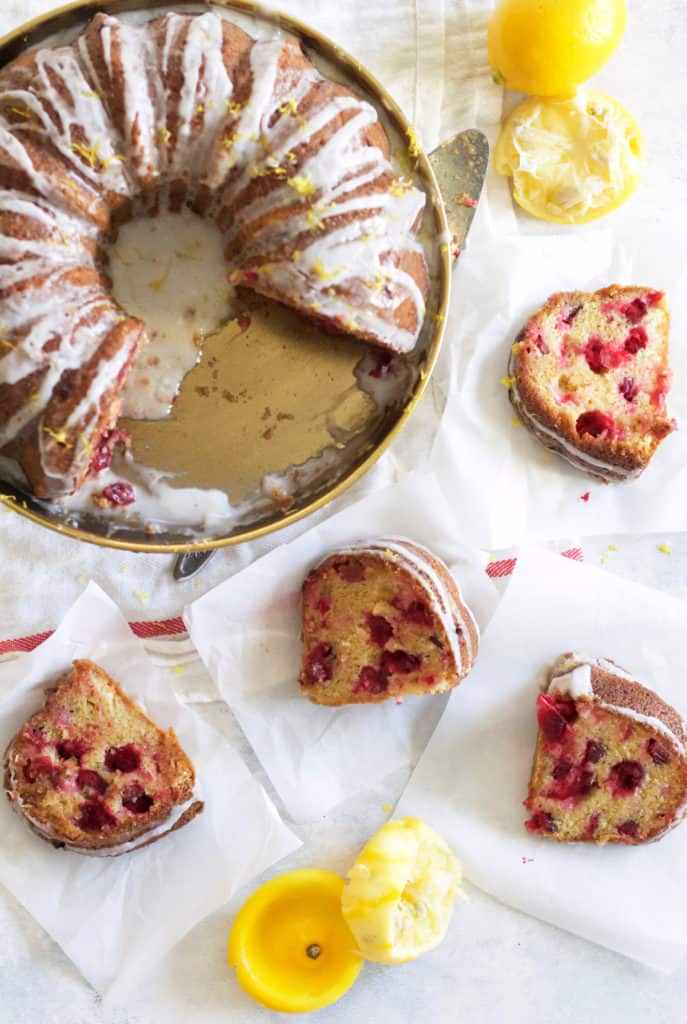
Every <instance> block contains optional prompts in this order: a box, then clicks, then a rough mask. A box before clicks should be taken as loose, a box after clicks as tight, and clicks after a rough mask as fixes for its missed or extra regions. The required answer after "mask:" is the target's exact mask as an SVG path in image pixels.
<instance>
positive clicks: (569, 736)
mask: <svg viewBox="0 0 687 1024" xmlns="http://www.w3.org/2000/svg"><path fill="white" fill-rule="evenodd" d="M537 718H538V721H539V735H538V737H537V748H536V753H535V755H534V764H533V767H532V776H531V779H530V788H529V795H528V797H527V800H526V801H525V807H527V809H528V810H529V811H530V812H531V817H530V818H529V820H528V821H527V822H525V828H527V829H528V831H530V832H536V833H539V834H540V835H542V836H546V837H547V838H550V839H556V840H558V841H559V842H563V843H572V842H589V843H599V844H603V843H626V844H629V845H635V844H637V843H643V842H647V841H649V840H652V839H659V838H660V837H661V836H662V835H663V834H664V833H665V832H667V831H668V829H670V828H672V827H673V826H674V825H677V824H678V823H679V822H680V821H681V819H682V817H683V816H684V813H685V810H686V809H687V732H686V730H685V723H684V722H683V721H682V719H681V718H680V716H679V715H678V713H677V711H675V709H674V708H672V707H671V706H670V705H669V704H666V702H665V701H663V700H661V698H660V697H658V696H657V695H656V694H655V693H653V692H652V691H651V690H649V689H647V688H646V687H645V686H642V685H641V683H638V682H637V681H636V680H635V679H633V678H632V676H630V675H629V674H628V673H627V672H625V671H624V670H623V669H621V668H619V667H618V666H617V665H616V664H614V663H613V662H612V661H608V660H606V659H603V658H599V659H591V658H586V657H585V656H584V655H580V654H564V655H562V657H560V658H559V659H558V661H556V662H555V664H554V665H553V667H552V668H551V670H550V672H549V685H548V689H547V691H546V692H545V693H541V694H540V695H539V696H538V698H537Z"/></svg>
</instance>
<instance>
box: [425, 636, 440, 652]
mask: <svg viewBox="0 0 687 1024" xmlns="http://www.w3.org/2000/svg"><path fill="white" fill-rule="evenodd" d="M428 640H429V642H430V643H431V644H434V646H435V647H438V648H439V650H440V651H443V649H444V645H443V644H442V642H441V640H440V639H439V637H438V636H437V635H436V633H431V634H430V636H429V637H428Z"/></svg>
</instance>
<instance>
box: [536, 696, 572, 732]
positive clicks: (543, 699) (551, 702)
mask: <svg viewBox="0 0 687 1024" xmlns="http://www.w3.org/2000/svg"><path fill="white" fill-rule="evenodd" d="M576 718H577V710H576V708H575V702H574V701H572V700H555V699H554V698H553V697H550V696H549V694H548V693H540V694H539V696H538V697H537V721H538V722H539V728H540V729H541V731H542V732H543V733H544V736H545V737H546V738H547V740H549V741H550V742H552V743H558V742H559V741H560V740H562V739H563V736H564V735H565V732H566V730H567V728H568V723H569V722H574V721H575V719H576Z"/></svg>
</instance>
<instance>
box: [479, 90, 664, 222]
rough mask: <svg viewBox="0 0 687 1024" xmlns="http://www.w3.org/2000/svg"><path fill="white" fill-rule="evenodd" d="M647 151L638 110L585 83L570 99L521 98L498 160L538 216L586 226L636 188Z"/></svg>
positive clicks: (497, 150)
mask: <svg viewBox="0 0 687 1024" xmlns="http://www.w3.org/2000/svg"><path fill="white" fill-rule="evenodd" d="M643 152H644V146H643V141H642V134H641V132H640V130H639V127H638V125H637V122H636V121H635V119H634V118H633V117H632V115H631V114H629V113H628V111H627V110H625V108H624V107H623V106H621V104H620V103H618V102H617V100H614V99H612V98H611V97H610V96H606V95H605V94H604V93H601V92H597V91H596V90H595V89H581V90H580V91H579V92H578V93H577V95H576V96H574V97H572V98H570V99H541V98H538V97H535V96H531V97H530V98H529V99H526V100H523V102H522V103H519V104H518V106H517V107H516V108H515V109H514V110H513V111H512V113H511V114H510V115H509V117H508V118H507V120H506V122H505V124H504V126H503V128H502V130H501V135H500V136H499V140H498V142H497V144H496V148H495V150H494V166H495V168H496V170H497V171H499V172H500V173H501V174H506V175H508V176H510V177H511V178H512V179H513V197H514V199H515V201H516V202H517V203H518V204H519V205H520V206H522V208H523V209H524V210H527V212H528V213H531V214H532V215H533V216H534V217H539V218H540V219H541V220H547V221H552V222H554V223H556V224H584V223H585V222H587V221H590V220H595V219H596V218H597V217H603V215H604V214H606V213H610V211H611V210H615V209H616V208H617V207H618V206H620V205H621V204H622V203H624V202H625V200H626V199H627V198H628V197H629V196H630V195H631V194H632V193H633V192H634V190H635V189H636V187H637V185H638V184H639V180H640V176H639V171H640V165H641V161H642V157H643Z"/></svg>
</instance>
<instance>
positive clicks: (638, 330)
mask: <svg viewBox="0 0 687 1024" xmlns="http://www.w3.org/2000/svg"><path fill="white" fill-rule="evenodd" d="M648 342H649V336H648V334H647V333H646V330H645V328H644V327H633V328H632V330H631V331H630V333H629V334H628V336H627V337H626V338H625V345H624V347H625V351H626V352H629V353H630V355H632V356H636V355H637V353H638V352H639V351H640V349H643V348H646V346H647V344H648Z"/></svg>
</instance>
